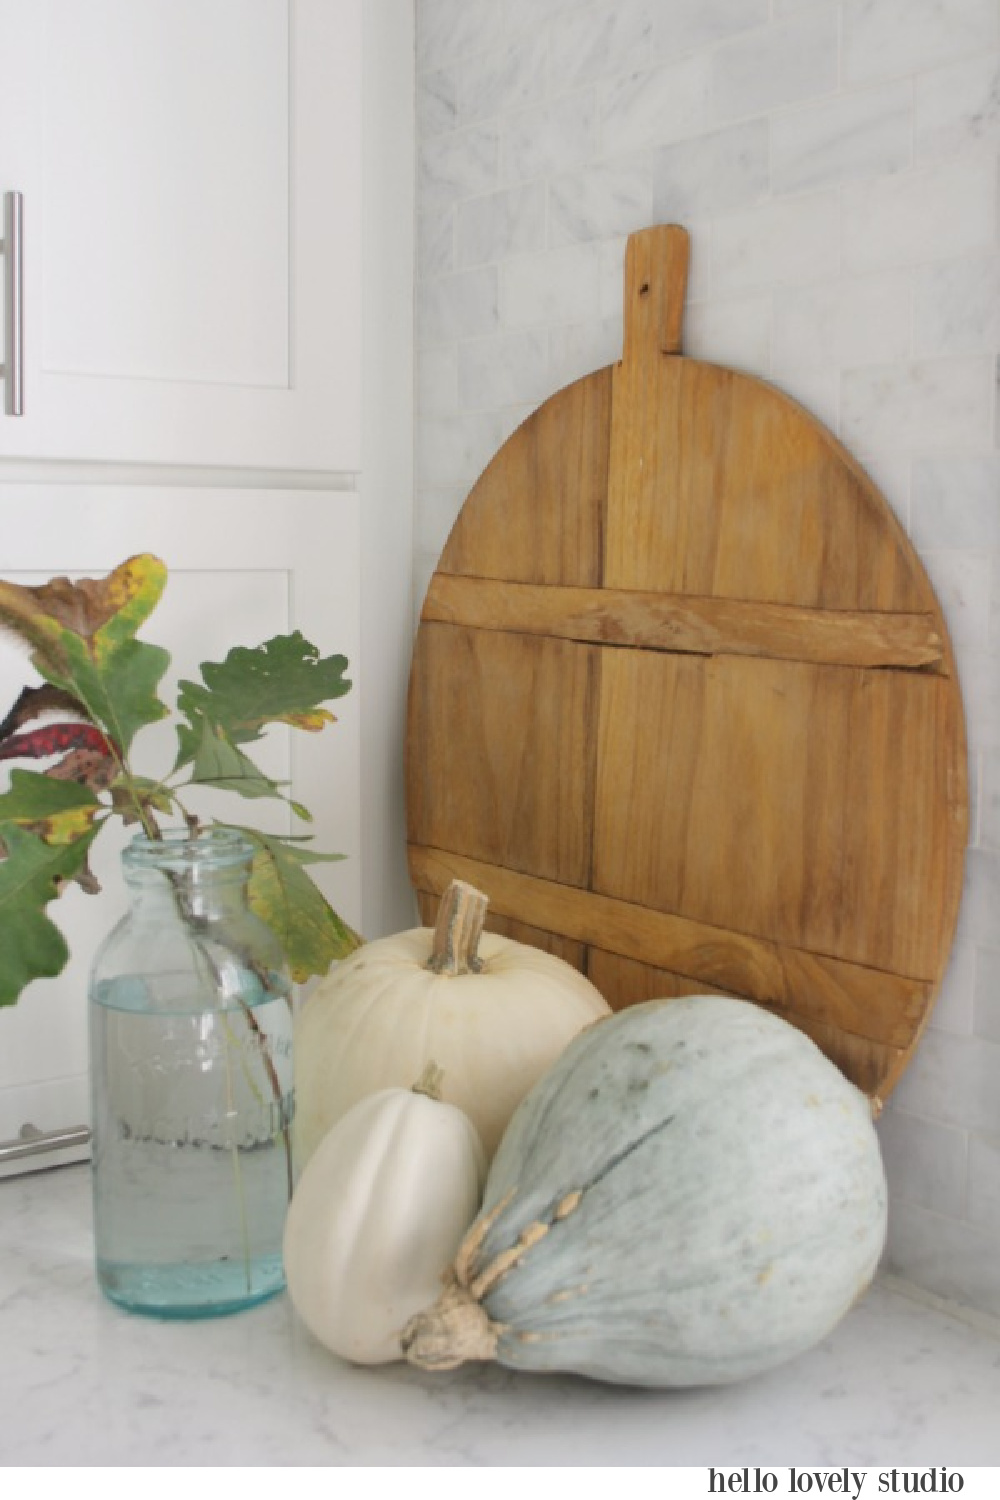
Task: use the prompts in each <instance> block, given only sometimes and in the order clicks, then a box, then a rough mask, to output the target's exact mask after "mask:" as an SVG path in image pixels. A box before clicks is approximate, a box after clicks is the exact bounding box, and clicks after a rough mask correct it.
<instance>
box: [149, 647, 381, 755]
mask: <svg viewBox="0 0 1000 1500" xmlns="http://www.w3.org/2000/svg"><path fill="white" fill-rule="evenodd" d="M346 668H347V657H346V656H327V657H321V656H320V654H319V651H318V650H317V648H316V647H315V646H313V645H312V644H311V643H310V642H309V641H307V640H306V639H305V637H304V636H303V635H302V633H301V632H300V631H294V632H293V633H292V634H291V635H278V636H274V637H273V639H272V640H269V641H266V642H265V643H264V644H263V645H262V646H256V647H254V648H253V649H250V648H247V647H245V646H235V647H234V648H233V650H232V651H230V652H229V654H228V656H227V657H226V659H225V661H223V662H202V664H201V675H202V678H203V679H204V685H203V684H202V683H196V682H189V681H187V680H184V681H182V682H181V683H180V684H179V687H178V695H177V707H178V710H179V712H180V713H181V714H183V715H184V717H185V718H187V720H188V724H189V726H190V727H187V726H184V725H182V726H181V727H180V728H179V729H178V732H177V734H178V742H179V749H178V758H177V765H178V766H182V765H185V764H186V763H187V762H188V761H191V760H193V759H194V758H195V756H196V755H197V753H198V746H199V744H200V743H201V728H202V725H203V723H204V722H205V721H206V720H207V721H208V722H209V723H211V724H214V725H215V726H216V727H217V728H220V729H222V730H223V731H224V733H225V735H226V738H227V739H228V740H229V741H230V743H231V744H233V745H244V744H248V743H249V742H250V741H252V740H257V739H260V736H261V732H262V730H263V728H264V726H265V725H267V724H275V723H284V724H291V725H292V726H293V727H294V728H296V729H306V730H310V731H313V732H315V731H318V730H320V729H322V728H323V727H324V725H326V724H329V723H331V722H332V721H333V715H332V714H331V713H329V712H327V710H326V709H322V708H320V707H319V704H321V703H326V702H328V701H330V700H331V699H334V698H342V697H343V696H344V694H345V693H347V692H349V691H350V688H351V683H350V681H349V679H347V678H345V676H344V672H345V670H346Z"/></svg>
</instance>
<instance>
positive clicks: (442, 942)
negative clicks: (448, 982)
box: [427, 880, 490, 975]
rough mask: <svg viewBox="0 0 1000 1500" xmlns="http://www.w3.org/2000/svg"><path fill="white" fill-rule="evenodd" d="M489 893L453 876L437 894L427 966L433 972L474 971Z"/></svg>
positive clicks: (478, 960)
mask: <svg viewBox="0 0 1000 1500" xmlns="http://www.w3.org/2000/svg"><path fill="white" fill-rule="evenodd" d="M489 904H490V902H489V897H488V896H484V895H483V893H482V891H477V890H476V888H475V886H474V885H469V884H468V883H467V882H466V881H464V880H453V881H452V882H451V885H450V886H449V887H448V889H447V890H446V891H445V893H444V895H443V896H442V897H441V905H440V906H439V907H438V915H437V923H436V925H435V927H434V941H433V943H432V944H431V956H430V958H429V959H428V960H427V967H428V968H429V969H431V970H432V971H433V973H435V974H453V975H454V974H478V973H479V972H480V970H481V969H482V967H483V961H482V959H481V958H479V957H478V956H477V954H476V949H477V948H478V946H479V939H480V937H481V936H482V931H483V923H484V922H485V920H486V908H487V906H489Z"/></svg>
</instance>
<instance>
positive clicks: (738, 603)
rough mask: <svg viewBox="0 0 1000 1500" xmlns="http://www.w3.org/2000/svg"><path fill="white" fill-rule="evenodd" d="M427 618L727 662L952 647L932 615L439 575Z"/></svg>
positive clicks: (912, 659) (913, 660) (904, 664)
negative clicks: (730, 657)
mask: <svg viewBox="0 0 1000 1500" xmlns="http://www.w3.org/2000/svg"><path fill="white" fill-rule="evenodd" d="M423 618H424V619H425V620H438V621H444V622H447V623H449V624H453V625H466V626H469V627H471V628H473V629H477V630H501V631H519V632H524V633H526V634H529V635H548V636H557V637H559V638H561V639H565V640H573V641H590V642H594V643H599V644H603V645H614V646H635V647H638V648H640V649H645V650H650V651H681V652H694V653H697V654H701V655H708V656H711V655H717V654H720V653H727V654H731V655H739V656H766V657H774V658H777V659H782V660H787V661H810V662H823V663H827V664H831V665H834V664H835V665H840V666H849V667H901V668H920V667H924V668H926V667H934V668H935V669H937V670H939V671H940V670H944V662H943V655H944V648H943V644H942V640H941V634H940V631H939V630H938V628H937V621H936V620H935V618H934V616H933V615H930V614H926V613H925V614H904V613H896V614H893V613H889V612H885V611H876V610H823V609H804V608H802V607H800V606H797V605H791V604H768V603H766V602H763V601H759V600H758V601H752V600H743V599H697V598H693V597H691V596H689V595H684V594H680V595H679V594H657V593H643V592H641V591H638V590H633V589H611V588H604V589H586V588H572V587H557V586H553V585H548V586H547V585H539V584H525V583H509V582H499V581H494V580H491V579H485V578H460V577H452V576H450V575H449V574H446V573H436V574H435V576H434V577H433V578H432V580H431V585H430V588H429V589H428V592H427V597H426V599H425V600H424V609H423Z"/></svg>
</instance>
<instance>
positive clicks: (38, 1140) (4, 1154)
mask: <svg viewBox="0 0 1000 1500" xmlns="http://www.w3.org/2000/svg"><path fill="white" fill-rule="evenodd" d="M89 1140H90V1127H89V1125H67V1126H65V1127H64V1128H63V1129H62V1130H39V1129H38V1127H37V1126H36V1125H22V1126H21V1133H20V1135H18V1137H17V1138H16V1140H13V1141H0V1165H2V1164H3V1163H4V1162H6V1161H19V1160H20V1159H21V1157H23V1156H37V1155H38V1153H39V1152H40V1151H61V1150H63V1149H64V1148H65V1147H66V1146H85V1145H86V1144H87V1142H88V1141H89Z"/></svg>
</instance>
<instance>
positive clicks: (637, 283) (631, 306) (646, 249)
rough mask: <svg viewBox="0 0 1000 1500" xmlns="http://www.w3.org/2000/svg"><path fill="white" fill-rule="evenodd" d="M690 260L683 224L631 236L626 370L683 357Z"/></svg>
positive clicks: (627, 258) (627, 264) (624, 348)
mask: <svg viewBox="0 0 1000 1500" xmlns="http://www.w3.org/2000/svg"><path fill="white" fill-rule="evenodd" d="M690 255H691V239H690V236H689V235H688V232H687V230H686V229H684V228H682V226H681V225H680V224H657V225H655V226H654V227H653V228H652V229H640V230H638V231H637V232H636V233H635V234H630V235H629V237H628V243H627V245H626V247H625V337H624V341H623V344H622V359H623V360H624V362H625V363H626V364H632V363H634V362H638V363H640V364H641V363H642V362H643V361H644V360H649V359H651V358H652V357H654V356H655V355H657V354H680V352H681V327H682V324H683V321H684V294H685V292H686V290H687V274H688V261H689V259H690Z"/></svg>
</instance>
